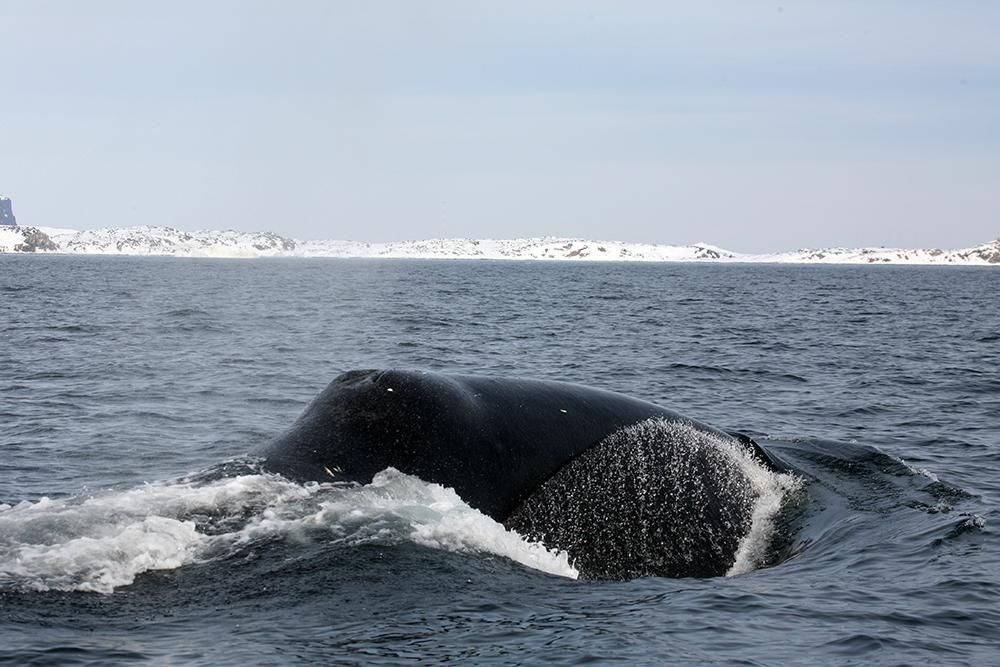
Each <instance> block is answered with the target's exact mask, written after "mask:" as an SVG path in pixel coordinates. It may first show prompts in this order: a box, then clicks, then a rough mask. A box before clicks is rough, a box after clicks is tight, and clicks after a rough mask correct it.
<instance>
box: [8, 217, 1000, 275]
mask: <svg viewBox="0 0 1000 667" xmlns="http://www.w3.org/2000/svg"><path fill="white" fill-rule="evenodd" d="M0 252H58V253H66V254H84V255H161V256H175V257H233V258H237V257H357V258H399V259H403V258H409V259H496V260H552V261H577V262H581V261H591V262H592V261H638V262H749V263H787V264H951V265H970V266H983V265H1000V238H998V239H996V240H994V241H990V242H988V243H984V244H982V245H978V246H974V247H971V248H962V249H958V250H940V249H936V248H931V249H904V248H819V249H803V250H795V251H791V252H781V253H769V254H746V253H737V252H733V251H730V250H725V249H723V248H719V247H717V246H713V245H708V244H706V243H695V244H693V245H682V246H677V245H667V244H652V243H625V242H621V241H593V240H588V239H580V238H556V237H540V238H524V239H429V240H424V241H397V242H389V243H364V242H360V241H301V240H295V239H290V238H286V237H283V236H279V235H278V234H274V233H273V232H238V231H232V230H226V231H197V232H185V231H180V230H177V229H174V228H172V227H111V228H106V229H95V230H89V231H76V230H69V229H50V228H44V227H43V228H34V227H9V226H7V227H4V228H0Z"/></svg>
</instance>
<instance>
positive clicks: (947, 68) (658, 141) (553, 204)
mask: <svg viewBox="0 0 1000 667" xmlns="http://www.w3.org/2000/svg"><path fill="white" fill-rule="evenodd" d="M998 35H1000V3H998V2H995V1H994V0H981V1H971V0H949V1H947V2H940V1H934V2H928V1H924V0H905V1H898V2H894V1H890V0H864V1H854V0H838V1H837V2H825V1H819V0H813V1H810V2H796V1H791V0H774V1H770V2H757V1H756V0H738V1H736V0H733V1H722V0H720V1H716V2H667V1H659V2H642V1H628V0H616V1H610V0H609V1H607V2H591V1H588V0H551V1H548V2H537V1H532V2H518V1H513V2H473V1H468V0H465V1H454V2H451V1H448V2H444V1H435V0H424V1H420V2H416V1H411V0H401V1H399V2H384V1H381V0H369V1H365V2H334V1H325V0H296V1H294V2H280V1H278V0H268V1H257V0H238V1H226V0H213V1H212V2H202V1H200V0H199V1H190V0H171V1H170V2H157V3H151V2H132V1H131V0H129V1H122V2H112V1H106V0H88V2H77V1H75V0H66V1H63V2H57V1H52V0H0V194H5V195H7V196H10V197H11V198H12V199H13V204H14V213H15V215H17V217H18V221H19V222H20V223H21V224H22V225H37V226H49V227H69V228H76V229H91V228H97V227H105V226H126V225H144V224H149V225H167V226H172V227H177V228H180V229H186V230H196V229H240V230H247V231H251V230H269V231H273V232H276V233H279V234H282V235H285V236H290V237H294V238H300V239H354V240H364V241H388V240H408V239H424V238H438V237H467V238H513V237H525V236H573V237H583V238H590V239H597V240H622V241H636V242H651V243H673V244H687V243H694V242H699V241H700V242H707V243H711V244H714V245H718V246H722V247H724V248H727V249H730V250H735V251H742V252H767V251H777V250H791V249H795V248H800V247H824V246H862V245H868V246H882V245H885V246H902V247H926V246H935V247H944V248H958V247H966V246H970V245H976V244H979V243H982V242H985V241H988V240H991V239H993V238H997V237H1000V38H998Z"/></svg>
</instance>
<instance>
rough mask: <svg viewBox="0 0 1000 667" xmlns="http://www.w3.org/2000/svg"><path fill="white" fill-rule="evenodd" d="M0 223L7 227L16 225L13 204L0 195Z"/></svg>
mask: <svg viewBox="0 0 1000 667" xmlns="http://www.w3.org/2000/svg"><path fill="white" fill-rule="evenodd" d="M0 225H7V226H9V227H16V226H17V218H15V217H14V205H13V203H12V202H11V201H10V199H8V198H7V197H0Z"/></svg>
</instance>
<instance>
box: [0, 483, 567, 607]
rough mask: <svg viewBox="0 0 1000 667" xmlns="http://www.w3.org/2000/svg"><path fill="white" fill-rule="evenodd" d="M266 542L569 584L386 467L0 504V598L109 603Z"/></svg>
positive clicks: (530, 551)
mask: <svg viewBox="0 0 1000 667" xmlns="http://www.w3.org/2000/svg"><path fill="white" fill-rule="evenodd" d="M266 539H290V540H301V539H306V540H314V541H325V542H328V543H331V544H335V545H346V546H353V545H359V544H369V543H379V544H398V543H403V542H412V543H416V544H420V545H423V546H427V547H430V548H435V549H442V550H446V551H455V552H461V553H484V552H485V553H492V554H496V555H500V556H504V557H507V558H509V559H511V560H513V561H515V562H518V563H521V564H523V565H525V566H527V567H531V568H534V569H537V570H541V571H543V572H547V573H550V574H555V575H559V576H564V577H572V578H575V577H576V576H577V572H576V570H575V569H574V568H573V567H572V566H570V564H569V561H568V557H567V555H566V554H565V553H561V552H558V551H555V550H549V549H546V548H545V547H544V546H542V545H541V544H539V543H537V542H529V541H527V540H525V539H523V538H522V537H521V536H520V535H518V534H517V533H515V532H513V531H509V530H506V529H505V528H504V527H503V526H502V525H501V524H499V523H497V522H496V521H494V520H493V519H490V518H489V517H487V516H485V515H483V514H481V513H480V512H478V511H476V510H474V509H473V508H471V507H469V505H467V504H466V503H465V502H463V501H462V500H461V498H459V497H458V495H457V494H456V493H455V492H454V490H452V489H448V488H445V487H442V486H440V485H438V484H430V483H427V482H424V481H422V480H420V479H418V478H416V477H413V476H410V475H406V474H403V473H401V472H399V471H398V470H395V469H392V468H390V469H387V470H385V471H383V472H381V473H379V474H378V475H376V476H375V478H374V479H373V480H372V482H371V484H368V485H365V486H357V485H352V486H344V485H334V484H316V483H309V484H304V485H303V484H296V483H293V482H290V481H288V480H286V479H284V478H282V477H280V476H278V475H269V474H248V475H239V476H235V477H225V478H222V479H209V480H207V481H206V480H199V479H187V480H175V481H173V482H161V483H155V484H147V485H145V486H142V487H138V488H134V489H129V490H127V491H121V492H108V493H104V494H100V495H96V496H90V497H77V498H70V499H66V500H52V499H49V498H42V499H41V500H39V501H37V502H34V503H30V502H22V503H19V504H16V505H0V590H3V589H19V590H35V591H47V590H58V591H90V592H96V593H105V594H107V593H111V592H113V591H114V589H115V588H118V587H120V586H126V585H129V584H131V583H133V582H134V581H135V578H136V577H137V576H138V575H140V574H142V573H143V572H150V571H154V570H166V569H173V568H177V567H181V566H183V565H187V564H191V563H198V562H208V561H211V560H213V559H216V558H221V557H224V556H226V555H228V554H231V553H233V552H234V551H236V550H238V549H240V548H243V547H245V546H247V545H249V544H253V543H256V542H258V541H260V540H266Z"/></svg>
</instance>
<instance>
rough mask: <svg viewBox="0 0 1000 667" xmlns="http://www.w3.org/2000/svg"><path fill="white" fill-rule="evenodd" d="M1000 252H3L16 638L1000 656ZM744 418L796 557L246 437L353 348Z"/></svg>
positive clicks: (22, 658) (29, 642)
mask: <svg viewBox="0 0 1000 667" xmlns="http://www.w3.org/2000/svg"><path fill="white" fill-rule="evenodd" d="M998 294H1000V271H997V270H995V269H992V268H961V267H905V266H788V265H740V264H693V263H691V264H689V263H662V264H635V263H607V264H605V263H601V264H598V263H592V264H587V263H573V264H570V263H559V262H504V261H462V260H454V261H431V260H361V259H358V260H349V259H340V260H338V259H256V260H210V259H197V260H195V259H177V258H134V257H87V256H24V255H0V337H2V344H0V662H3V663H9V664H72V665H89V664H127V663H146V664H164V665H166V664H185V665H188V664H191V665H247V664H252V665H258V664H275V665H280V664H295V663H308V664H400V663H410V662H412V663H424V664H437V663H443V662H461V663H466V664H581V663H597V664H605V663H623V664H664V663H668V664H698V665H701V664H706V663H725V664H744V665H772V664H809V665H825V664H829V665H849V664H858V665H912V664H918V663H923V664H933V665H947V664H954V665H969V664H1000V548H998V547H1000V542H998V539H997V530H996V525H997V520H998V517H997V506H998V502H1000V435H998V434H1000V300H998V298H997V295H998ZM355 368H405V369H423V370H431V371H440V372H448V373H470V374H481V375H496V376H521V377H530V378H537V379H543V380H563V381H570V382H576V383H580V384H583V385H587V386H592V387H599V388H603V389H610V390H614V391H618V392H622V393H624V394H627V395H630V396H634V397H636V398H641V399H644V400H647V401H651V402H654V403H657V404H659V405H662V406H664V407H667V408H670V409H672V410H676V411H678V412H680V413H682V414H684V415H687V416H689V417H692V418H694V419H698V420H700V421H703V422H706V423H709V424H712V425H714V426H717V427H719V428H724V429H736V430H739V431H741V432H743V433H747V434H749V435H750V436H752V437H753V438H754V439H755V440H757V441H758V442H759V443H760V444H761V445H762V446H763V447H764V448H765V449H766V450H767V451H769V452H772V453H774V454H775V455H776V456H778V457H780V459H781V460H782V461H784V462H785V463H787V464H788V466H789V467H790V468H791V469H792V471H793V474H794V475H795V476H796V477H797V478H798V479H799V480H800V481H801V484H802V488H803V489H804V493H803V494H801V495H797V496H796V498H797V500H796V501H795V505H796V506H795V507H794V508H788V507H786V508H783V509H782V512H785V513H787V514H788V515H789V517H790V518H788V519H787V521H785V524H784V525H785V526H786V529H787V531H788V533H787V535H784V537H783V539H786V540H787V541H788V548H787V549H786V552H785V553H786V557H785V558H784V559H783V560H782V561H781V562H776V563H772V564H770V565H769V566H767V567H759V568H757V569H752V570H751V571H748V572H742V573H734V574H733V575H732V576H724V577H714V578H705V579H692V578H685V579H669V578H656V577H645V578H638V579H633V580H631V581H600V580H589V579H586V578H576V577H575V573H576V571H575V570H574V567H573V563H572V561H571V559H569V558H568V557H567V555H566V554H564V553H558V552H556V551H553V550H548V549H546V548H544V547H543V546H541V545H538V544H537V543H531V542H528V541H526V540H524V539H521V538H520V537H519V536H518V535H516V534H514V533H512V532H510V531H507V530H505V529H504V528H503V526H502V525H500V524H498V523H496V522H494V521H493V520H491V519H489V518H488V517H486V516H484V515H482V514H481V513H479V512H477V511H476V510H475V509H473V508H472V507H470V506H468V505H467V504H466V503H465V502H464V501H463V500H462V499H461V498H460V497H459V496H457V495H456V494H455V493H454V492H453V491H451V490H450V489H447V488H444V487H441V486H438V485H435V484H430V483H427V482H425V481H423V480H420V479H419V478H416V477H413V476H410V475H407V474H405V471H404V472H399V471H393V470H388V471H386V472H384V473H382V474H380V475H379V476H378V477H377V478H376V480H375V481H374V482H373V483H372V484H370V485H368V486H361V487H346V486H343V485H332V484H315V483H306V484H301V483H296V482H292V481H289V480H286V479H283V478H282V477H280V476H278V475H275V474H273V473H268V472H266V471H265V470H263V469H261V467H260V465H259V462H258V461H256V460H255V459H254V458H252V457H249V456H248V452H250V451H252V450H254V449H255V448H257V447H259V446H261V445H262V444H264V443H267V442H268V441H270V440H271V439H273V438H275V437H276V436H278V435H279V434H280V433H282V432H283V431H284V430H285V429H287V428H288V427H289V426H290V425H291V424H292V422H293V421H294V420H295V419H296V417H297V416H298V415H299V414H300V413H301V412H302V410H303V409H304V407H305V406H306V404H307V403H308V402H309V401H310V400H311V399H312V398H313V397H314V396H315V395H316V394H317V393H318V392H320V391H321V390H322V389H323V388H324V387H325V386H326V385H327V384H328V383H329V382H330V381H331V380H332V379H333V378H334V377H336V376H337V375H338V374H339V373H341V372H343V371H346V370H350V369H355Z"/></svg>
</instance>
